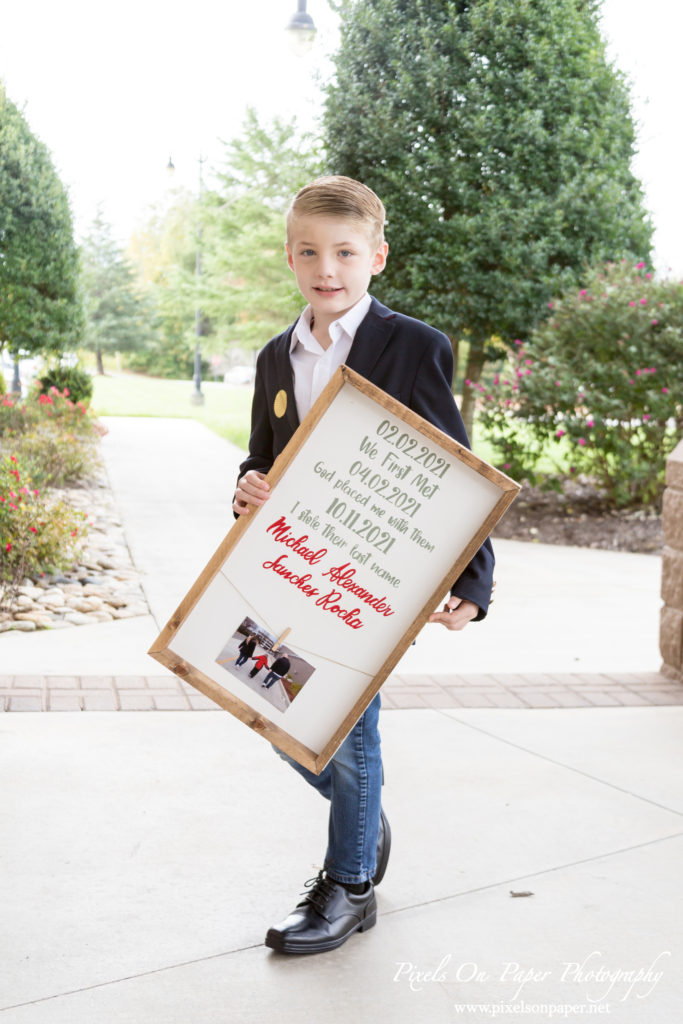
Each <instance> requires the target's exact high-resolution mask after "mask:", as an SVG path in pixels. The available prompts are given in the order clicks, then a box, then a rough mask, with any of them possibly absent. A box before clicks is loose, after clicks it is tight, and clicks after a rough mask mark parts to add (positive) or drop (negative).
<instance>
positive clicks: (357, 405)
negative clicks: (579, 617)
mask: <svg viewBox="0 0 683 1024" xmlns="http://www.w3.org/2000/svg"><path fill="white" fill-rule="evenodd" d="M268 479H269V481H270V483H271V496H270V498H269V499H268V501H267V502H265V504H264V505H263V506H261V507H260V508H259V509H253V510H252V512H251V513H249V514H248V515H246V516H242V517H241V518H240V519H239V520H238V521H237V522H236V523H235V525H234V526H233V527H232V529H231V530H230V533H229V534H228V536H227V537H226V538H225V540H224V541H223V543H222V544H221V546H220V548H219V549H218V551H217V552H216V554H215V555H214V556H213V558H212V559H211V561H210V562H209V564H208V565H207V567H206V569H205V570H204V572H203V573H202V574H201V576H200V577H199V579H198V580H197V582H196V583H195V585H194V586H193V587H192V589H191V590H190V592H189V593H188V595H187V596H186V598H185V599H184V600H183V602H182V603H181V605H180V607H179V608H178V610H177V611H176V613H175V614H174V615H173V616H172V617H171V620H170V622H169V623H168V625H167V626H166V627H165V629H164V630H163V631H162V633H161V635H160V636H159V638H158V640H157V641H156V642H155V644H154V645H153V646H152V648H151V650H150V652H149V653H150V654H151V655H152V656H153V657H154V658H156V659H157V660H159V661H161V662H162V663H163V664H165V665H167V666H168V667H169V668H171V669H172V670H173V671H174V672H175V673H176V674H177V675H179V676H181V677H182V678H184V679H186V680H188V681H189V682H190V683H192V684H193V685H194V686H196V687H197V689H199V690H200V691H201V692H202V693H205V694H206V695H207V696H209V697H211V698H212V699H213V700H215V701H216V702H217V703H218V704H220V705H221V707H224V708H225V709H226V710H229V711H231V712H232V713H233V714H235V715H236V716H237V717H238V718H240V719H241V720H242V721H244V722H246V723H247V724H248V725H250V726H251V727H252V728H254V729H255V730H257V731H258V732H261V733H262V734H263V735H264V736H266V737H267V738H268V739H269V740H270V741H271V742H273V743H274V744H275V745H276V746H278V747H279V748H280V749H282V750H284V751H285V752H286V753H288V754H289V755H290V756H292V757H294V758H295V759H296V760H297V761H299V762H300V763H301V764H303V765H305V766H306V767H307V768H309V769H311V770H312V771H314V772H316V773H319V772H320V771H321V770H322V768H323V767H324V766H325V764H326V763H327V762H328V761H329V759H330V758H331V757H332V755H333V754H334V751H335V750H336V749H337V747H338V746H339V744H340V743H341V742H342V741H343V739H344V737H345V736H346V734H347V733H348V732H349V731H350V729H351V728H352V727H353V725H354V724H355V722H356V721H357V720H358V718H359V717H360V715H361V714H362V712H363V711H364V709H365V708H366V707H367V705H368V704H369V703H370V701H371V700H372V698H373V697H374V695H375V694H376V693H377V691H378V689H379V688H380V686H381V684H382V682H383V681H384V680H385V679H386V677H387V676H388V674H389V673H390V672H391V670H392V668H393V667H394V666H395V664H396V663H397V662H398V661H399V659H400V658H401V656H402V655H403V653H404V651H405V650H406V649H407V647H408V646H409V645H410V644H411V643H412V641H413V639H414V638H415V636H416V635H417V633H418V632H419V630H420V629H421V628H422V626H423V625H424V623H425V622H426V620H427V618H428V616H429V615H430V614H431V612H433V611H434V610H435V608H436V606H437V604H438V603H439V601H440V600H441V599H442V598H443V596H444V595H445V594H446V593H447V591H448V590H449V588H450V585H451V584H452V583H453V582H454V581H455V579H456V578H457V577H458V576H459V575H460V573H461V572H462V570H463V569H464V568H465V566H466V565H467V563H468V562H469V561H470V559H471V557H472V555H473V554H474V553H475V552H476V551H477V549H478V548H479V546H480V545H481V544H482V543H483V541H484V539H485V538H486V536H487V535H488V534H489V532H490V531H491V529H492V528H493V526H494V525H495V523H496V522H497V521H498V519H499V518H500V517H501V516H502V514H503V512H504V511H505V509H506V508H507V507H508V506H509V504H510V503H511V502H512V500H513V499H514V497H515V496H516V494H517V491H518V490H519V487H518V485H517V484H516V483H514V482H513V481H512V480H510V479H509V478H508V477H506V476H505V475H504V474H502V473H500V472H498V471H497V470H495V469H493V468H492V467H491V466H489V465H487V464H486V463H484V462H482V460H481V459H478V458H477V457H476V456H475V455H473V453H472V452H470V451H469V450H468V449H466V448H463V447H462V446H461V445H459V444H458V443H457V442H456V441H454V440H453V439H452V438H450V437H448V436H447V435H446V434H443V433H442V432H441V431H439V430H437V429H436V428H435V427H434V426H432V425H431V424H430V423H428V422H427V421H425V420H423V419H422V418H421V417H419V416H417V415H416V414H415V413H413V412H411V411H410V410H409V409H407V408H406V407H405V406H403V405H401V404H400V403H399V402H397V401H395V400H394V399H393V398H390V397H389V396H388V395H386V394H385V393H384V392H382V391H380V390H379V389H378V388H376V387H374V385H372V384H370V383H369V382H368V381H366V380H365V379H364V378H362V377H360V376H359V375H358V374H355V373H354V372H353V371H352V370H349V369H348V368H347V367H342V368H341V369H340V370H338V371H337V373H336V374H335V376H334V377H333V379H332V380H331V381H330V384H329V385H328V387H327V388H326V389H325V391H324V392H323V394H322V395H321V396H320V398H319V399H318V401H317V402H316V404H315V406H314V407H313V409H312V410H311V412H310V413H309V415H308V416H307V417H306V420H305V421H304V423H303V424H302V425H301V427H300V428H299V430H298V431H297V432H296V434H295V436H294V437H293V438H292V440H291V441H290V443H289V445H288V446H287V448H286V449H285V451H284V452H283V453H282V454H281V455H280V457H279V458H278V459H277V461H276V463H275V465H274V466H273V469H272V470H271V472H270V474H269V476H268Z"/></svg>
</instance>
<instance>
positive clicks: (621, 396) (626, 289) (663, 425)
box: [469, 261, 683, 505]
mask: <svg viewBox="0 0 683 1024" xmlns="http://www.w3.org/2000/svg"><path fill="white" fill-rule="evenodd" d="M550 308H551V315H550V317H549V319H547V320H546V321H545V322H544V323H543V324H542V325H541V326H540V327H539V328H538V329H537V330H536V331H535V333H534V334H533V335H532V336H531V338H530V339H529V341H528V342H527V343H526V344H522V343H521V342H515V345H514V347H513V351H512V354H511V356H510V358H509V360H508V362H507V364H506V365H505V366H504V367H503V369H502V370H500V371H499V372H498V373H497V374H496V376H495V377H494V378H493V382H492V383H491V384H490V385H489V386H488V387H487V386H484V385H483V384H476V385H469V386H471V387H475V388H476V389H477V390H478V399H479V403H478V404H479V410H480V412H479V417H480V421H481V422H482V423H483V425H484V427H485V429H486V430H487V433H488V435H489V437H490V439H491V441H492V443H493V445H494V447H495V449H496V451H497V452H498V453H499V456H500V457H499V460H498V464H499V466H500V467H501V468H504V469H505V471H506V472H509V473H510V474H511V475H512V476H516V477H518V478H526V479H528V480H529V481H530V482H531V483H534V484H547V485H550V486H556V487H560V486H561V480H562V477H563V475H566V472H567V466H568V467H569V469H568V471H569V473H574V474H578V473H585V474H587V475H589V476H591V477H592V478H593V479H594V480H595V482H596V483H597V484H598V485H599V486H600V487H601V488H602V489H603V490H604V491H605V492H606V494H607V495H608V496H609V497H610V499H611V500H612V501H614V502H615V503H616V504H617V505H629V504H640V503H647V502H652V501H655V500H657V498H658V497H659V495H660V493H661V490H662V487H663V481H664V471H665V461H666V456H667V454H668V452H669V451H670V450H671V449H672V448H673V447H674V445H675V444H676V443H677V441H678V440H679V439H680V438H681V437H682V436H683V283H679V282H673V281H657V280H655V278H654V276H653V274H652V273H651V271H649V270H648V268H647V266H646V265H645V264H644V263H642V262H640V263H637V264H634V263H633V262H626V261H623V262H622V263H612V264H607V266H604V267H601V268H599V269H596V270H593V271H592V272H591V273H590V274H589V275H588V276H587V279H586V281H585V287H584V288H582V289H581V290H580V291H579V292H578V293H577V292H576V291H573V292H571V293H569V294H565V295H562V296H561V297H559V298H558V299H556V300H555V301H553V302H552V303H550ZM553 456H554V457H555V462H556V467H557V468H556V472H554V473H553V472H547V471H545V472H543V473H541V472H539V469H538V467H539V464H543V465H544V466H546V467H547V465H548V460H549V458H550V459H551V460H552V459H553Z"/></svg>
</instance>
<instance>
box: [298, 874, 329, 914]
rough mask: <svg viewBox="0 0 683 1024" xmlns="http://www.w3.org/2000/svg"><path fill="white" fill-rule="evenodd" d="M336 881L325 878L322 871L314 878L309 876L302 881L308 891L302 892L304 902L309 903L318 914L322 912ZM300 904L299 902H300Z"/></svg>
mask: <svg viewBox="0 0 683 1024" xmlns="http://www.w3.org/2000/svg"><path fill="white" fill-rule="evenodd" d="M337 885H338V883H337V882H335V881H334V879H332V878H326V877H325V875H324V874H323V872H322V871H319V872H318V874H317V875H316V877H315V878H309V879H308V881H307V882H304V886H305V888H306V889H308V890H309V891H308V892H302V893H301V895H302V896H303V897H304V899H303V902H304V903H310V904H311V905H312V906H313V907H314V909H315V910H317V911H318V912H319V913H320V914H322V913H323V911H324V910H325V907H326V905H327V901H328V900H329V899H330V897H331V896H333V895H334V891H335V889H336V887H337ZM300 905H301V904H300Z"/></svg>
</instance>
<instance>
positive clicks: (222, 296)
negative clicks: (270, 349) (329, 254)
mask: <svg viewBox="0 0 683 1024" xmlns="http://www.w3.org/2000/svg"><path fill="white" fill-rule="evenodd" d="M321 166H322V165H321V162H320V157H319V151H318V144H317V142H316V141H315V140H314V139H313V138H312V136H310V135H302V134H301V133H299V132H298V131H297V127H296V122H295V120H294V119H292V120H291V121H283V120H281V119H280V118H275V119H274V120H273V121H272V122H271V123H269V124H267V125H262V124H260V123H259V121H258V118H257V115H256V113H255V112H254V110H253V109H249V110H248V111H247V115H246V118H245V122H244V126H243V130H242V134H241V136H240V137H239V138H237V139H234V140H232V141H231V142H229V143H226V151H225V166H224V168H223V170H222V172H221V173H219V174H218V176H217V177H218V187H217V188H216V190H215V191H214V192H212V193H209V194H207V197H206V208H205V211H204V231H203V243H204V244H203V248H204V250H205V255H204V271H203V276H202V298H201V306H202V309H204V310H206V312H207V313H208V315H209V316H210V317H211V319H212V321H213V323H214V326H215V329H216V332H217V338H218V340H219V341H220V342H221V343H222V344H223V347H224V346H225V343H227V342H230V341H232V340H240V341H245V342H247V343H248V344H252V345H263V344H265V342H266V341H267V340H268V338H270V337H271V336H272V335H273V334H275V333H276V332H278V331H280V330H282V328H283V327H284V326H285V325H286V324H287V323H288V322H290V321H291V320H292V319H293V318H294V317H296V315H297V313H298V312H299V310H300V308H301V296H300V295H299V292H298V290H297V287H296V282H295V280H294V275H293V274H292V272H291V271H290V270H289V268H288V267H287V263H286V260H285V256H284V242H285V227H284V214H285V211H286V209H287V207H288V205H289V202H290V200H291V198H292V196H293V195H294V194H295V193H296V192H297V191H298V190H299V189H300V188H301V186H302V185H304V184H306V183H307V182H308V181H310V180H311V179H312V178H314V177H315V176H316V175H317V174H319V173H320V172H321Z"/></svg>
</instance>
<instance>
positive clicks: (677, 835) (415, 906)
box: [379, 832, 683, 917]
mask: <svg viewBox="0 0 683 1024" xmlns="http://www.w3.org/2000/svg"><path fill="white" fill-rule="evenodd" d="M670 839H683V832H673V833H672V834H671V835H669V836H659V837H658V838H657V839H648V840H646V842H644V843H635V844H634V845H633V846H624V847H621V848H620V849H618V850H610V851H608V852H607V853H598V854H596V855H595V856H594V857H583V858H582V859H581V860H572V861H568V862H567V863H566V864H555V865H554V866H553V867H551V868H542V869H541V870H540V871H528V872H527V873H526V874H525V875H515V876H514V877H513V878H502V879H501V880H500V881H498V882H490V883H489V884H488V885H477V886H475V887H474V889H463V890H462V892H454V893H452V894H451V895H450V896H437V897H435V898H434V899H433V900H423V901H422V902H421V903H410V904H407V905H406V906H405V907H395V908H394V910H387V911H386V912H385V913H384V914H380V915H379V916H380V917H391V916H393V915H394V914H402V913H403V912H404V911H406V910H419V909H420V908H421V907H429V906H432V905H433V904H435V903H446V902H448V901H449V900H455V899H459V898H460V897H461V896H470V895H472V894H473V893H477V892H486V891H487V890H488V889H497V888H498V887H499V886H501V885H510V884H512V883H513V882H521V881H523V880H524V879H532V878H539V877H541V876H542V875H549V874H551V873H552V872H553V871H564V870H565V869H566V868H573V867H578V866H579V865H581V864H591V863H592V862H593V861H598V860H604V859H605V858H608V857H616V856H618V855H619V854H622V853H631V852H632V851H633V850H641V849H643V848H644V847H646V846H655V845H656V844H657V843H663V842H668V841H669V840H670Z"/></svg>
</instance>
